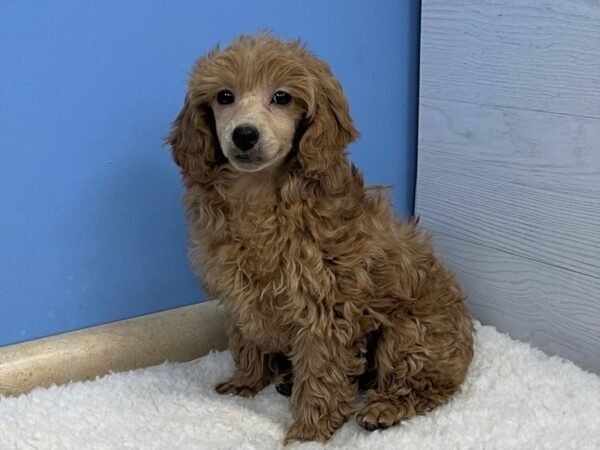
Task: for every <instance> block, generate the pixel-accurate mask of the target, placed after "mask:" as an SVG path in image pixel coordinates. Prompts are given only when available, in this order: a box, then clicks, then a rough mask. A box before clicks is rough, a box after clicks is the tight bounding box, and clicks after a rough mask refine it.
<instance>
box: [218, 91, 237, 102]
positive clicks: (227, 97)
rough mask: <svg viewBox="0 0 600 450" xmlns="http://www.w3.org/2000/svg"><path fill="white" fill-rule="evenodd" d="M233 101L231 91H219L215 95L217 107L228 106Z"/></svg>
mask: <svg viewBox="0 0 600 450" xmlns="http://www.w3.org/2000/svg"><path fill="white" fill-rule="evenodd" d="M234 100H235V98H234V96H233V92H231V91H228V90H224V91H219V93H218V94H217V102H218V103H219V105H229V104H230V103H233V101H234Z"/></svg>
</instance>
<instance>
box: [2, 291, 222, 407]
mask: <svg viewBox="0 0 600 450" xmlns="http://www.w3.org/2000/svg"><path fill="white" fill-rule="evenodd" d="M225 348H227V338H226V336H225V327H224V312H223V310H222V308H221V307H219V306H218V305H217V302H216V301H210V302H204V303H199V304H196V305H192V306H185V307H182V308H177V309H172V310H169V311H164V312H160V313H156V314H149V315H147V316H142V317H137V318H134V319H129V320H122V321H119V322H114V323H110V324H106V325H100V326H97V327H92V328H86V329H84V330H80V331H74V332H72V333H65V334H60V335H57V336H51V337H48V338H43V339H37V340H34V341H30V342H24V343H22V344H16V345H10V346H7V347H1V348H0V396H7V395H20V394H23V393H25V392H28V391H30V390H31V389H33V388H35V387H38V386H44V387H47V386H50V385H52V384H65V383H68V382H70V381H80V380H90V379H94V378H96V377H97V376H99V375H104V374H107V373H109V372H121V371H124V370H130V369H136V368H139V367H147V366H152V365H156V364H160V363H162V362H164V361H190V360H192V359H195V358H199V357H200V356H203V355H206V354H207V353H209V352H210V351H211V350H213V349H214V350H224V349H225Z"/></svg>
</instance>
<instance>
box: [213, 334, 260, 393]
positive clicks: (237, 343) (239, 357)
mask: <svg viewBox="0 0 600 450" xmlns="http://www.w3.org/2000/svg"><path fill="white" fill-rule="evenodd" d="M228 334H229V350H230V351H231V354H232V355H233V360H234V362H235V366H236V370H235V373H234V374H233V376H232V377H231V378H230V379H229V380H227V381H225V382H224V383H220V384H218V385H217V387H216V390H217V392H218V393H220V394H235V395H240V396H242V397H252V396H253V395H255V394H256V393H258V392H259V391H260V390H262V389H263V388H264V387H265V386H266V385H267V384H269V380H270V376H271V373H270V369H269V364H268V362H269V355H268V354H267V353H265V352H263V351H262V350H261V349H260V348H259V346H258V345H256V343H254V342H252V341H250V340H248V339H246V338H244V336H243V335H242V334H241V333H240V331H239V329H238V328H237V327H235V326H229V333H228Z"/></svg>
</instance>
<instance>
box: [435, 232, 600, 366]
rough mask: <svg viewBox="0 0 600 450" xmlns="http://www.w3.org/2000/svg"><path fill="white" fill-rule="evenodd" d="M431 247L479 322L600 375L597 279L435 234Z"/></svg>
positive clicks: (599, 289) (599, 288)
mask: <svg viewBox="0 0 600 450" xmlns="http://www.w3.org/2000/svg"><path fill="white" fill-rule="evenodd" d="M435 247H436V250H437V251H438V252H439V254H440V255H441V257H442V259H443V260H444V262H445V263H446V264H447V265H448V266H450V267H451V268H452V270H453V271H454V272H455V274H456V276H457V279H458V281H459V282H460V284H461V286H462V288H463V289H464V290H465V292H466V293H467V295H468V299H467V305H468V307H469V309H470V310H471V312H472V313H473V314H474V316H475V317H476V318H477V319H479V320H480V321H481V322H482V323H484V324H493V325H495V326H496V327H497V328H498V329H499V330H500V331H503V332H507V333H509V334H510V335H511V336H512V337H514V338H517V339H519V340H522V341H525V342H530V343H532V344H534V345H535V346H536V347H538V348H540V349H541V350H543V351H545V352H546V353H548V354H550V355H561V356H562V357H565V358H568V359H570V360H572V361H574V362H575V363H577V364H578V365H580V366H581V367H583V368H585V369H588V370H591V371H595V372H600V352H599V351H598V349H600V310H599V309H598V307H597V305H598V303H597V302H598V298H600V280H599V279H597V278H592V277H589V276H586V275H581V274H577V273H574V272H571V271H568V270H563V269H559V268H556V267H553V266H549V265H546V264H543V263H539V262H537V261H532V260H528V259H525V258H521V257H519V256H516V255H511V254H509V253H505V252H501V251H498V250H496V249H492V248H489V247H485V246H482V245H479V244H474V243H471V242H468V241H464V240H461V239H456V238H453V237H450V236H447V235H444V234H440V233H437V234H436V235H435Z"/></svg>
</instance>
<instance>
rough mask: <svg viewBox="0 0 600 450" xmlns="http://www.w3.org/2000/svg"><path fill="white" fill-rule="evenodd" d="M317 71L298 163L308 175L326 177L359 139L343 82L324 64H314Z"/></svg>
mask: <svg viewBox="0 0 600 450" xmlns="http://www.w3.org/2000/svg"><path fill="white" fill-rule="evenodd" d="M311 65H312V66H313V68H315V69H316V74H315V83H316V87H315V91H316V92H315V96H314V104H313V105H309V107H308V110H309V111H308V113H307V115H306V118H305V119H304V127H305V131H304V134H303V135H302V137H301V138H300V142H299V143H298V160H299V161H300V164H301V166H302V168H303V171H304V174H305V175H306V176H308V177H311V178H322V176H323V175H324V174H325V173H326V172H327V171H328V170H329V169H331V168H332V167H334V166H335V165H336V164H338V163H340V162H341V161H342V160H343V159H344V157H345V154H346V147H347V146H348V144H349V143H350V142H352V141H353V140H355V139H357V138H358V137H359V133H358V131H357V130H356V128H355V127H354V123H353V122H352V119H351V117H350V113H349V107H348V101H347V100H346V97H345V95H344V92H343V91H342V87H341V85H340V83H339V82H338V81H337V80H336V79H335V78H334V76H333V74H332V73H331V70H330V69H329V67H328V66H327V64H325V63H324V62H322V61H318V60H317V61H313V62H311Z"/></svg>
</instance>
